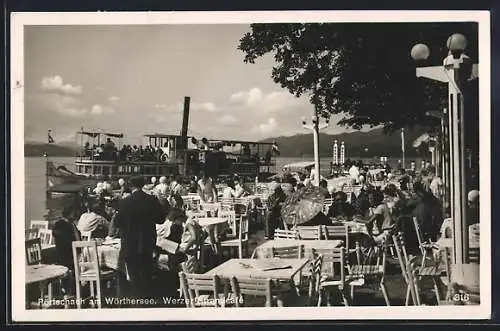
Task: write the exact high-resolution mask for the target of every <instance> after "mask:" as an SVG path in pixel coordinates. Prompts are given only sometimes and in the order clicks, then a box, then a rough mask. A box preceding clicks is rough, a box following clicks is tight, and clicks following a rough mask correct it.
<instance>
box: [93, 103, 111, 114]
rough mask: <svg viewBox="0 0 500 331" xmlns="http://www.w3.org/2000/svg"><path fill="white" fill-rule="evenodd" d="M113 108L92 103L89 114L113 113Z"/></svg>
mask: <svg viewBox="0 0 500 331" xmlns="http://www.w3.org/2000/svg"><path fill="white" fill-rule="evenodd" d="M114 112H115V110H114V109H113V108H111V107H107V106H102V105H94V106H93V107H92V110H91V111H90V114H92V115H110V114H113V113H114Z"/></svg>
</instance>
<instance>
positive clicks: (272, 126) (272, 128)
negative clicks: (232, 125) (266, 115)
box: [252, 117, 278, 134]
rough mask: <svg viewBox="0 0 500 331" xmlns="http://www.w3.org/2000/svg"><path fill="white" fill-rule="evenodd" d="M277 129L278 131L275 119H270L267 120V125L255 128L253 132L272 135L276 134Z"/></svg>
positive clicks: (263, 124)
mask: <svg viewBox="0 0 500 331" xmlns="http://www.w3.org/2000/svg"><path fill="white" fill-rule="evenodd" d="M277 129H278V123H277V122H276V120H275V119H274V118H273V117H271V118H270V119H268V120H267V122H266V123H262V124H260V125H258V126H255V127H254V128H253V129H252V132H253V133H256V134H271V133H274V132H276V130H277Z"/></svg>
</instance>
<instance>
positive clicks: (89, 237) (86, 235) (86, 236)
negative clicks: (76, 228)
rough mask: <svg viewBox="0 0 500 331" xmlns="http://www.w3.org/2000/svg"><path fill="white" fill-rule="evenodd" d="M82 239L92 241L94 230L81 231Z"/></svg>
mask: <svg viewBox="0 0 500 331" xmlns="http://www.w3.org/2000/svg"><path fill="white" fill-rule="evenodd" d="M80 239H81V240H82V241H91V240H92V231H81V232H80Z"/></svg>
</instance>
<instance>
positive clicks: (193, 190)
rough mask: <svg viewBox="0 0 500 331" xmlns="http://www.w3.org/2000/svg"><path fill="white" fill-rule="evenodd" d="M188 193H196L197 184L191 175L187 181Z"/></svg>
mask: <svg viewBox="0 0 500 331" xmlns="http://www.w3.org/2000/svg"><path fill="white" fill-rule="evenodd" d="M188 193H198V184H197V181H196V177H195V176H193V177H191V180H190V181H189V187H188Z"/></svg>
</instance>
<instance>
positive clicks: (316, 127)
mask: <svg viewBox="0 0 500 331" xmlns="http://www.w3.org/2000/svg"><path fill="white" fill-rule="evenodd" d="M311 122H312V123H311V124H307V121H306V118H305V117H303V118H302V127H303V128H304V129H308V130H311V131H312V132H313V140H314V171H315V172H316V174H315V176H314V183H313V184H314V185H315V186H319V179H320V172H319V170H320V167H319V132H320V131H321V130H323V129H325V128H327V127H328V125H329V124H330V123H329V122H330V120H329V119H328V118H327V119H325V122H324V123H320V117H319V116H318V111H317V109H315V110H314V115H313V116H312V117H311Z"/></svg>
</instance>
